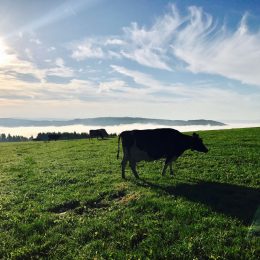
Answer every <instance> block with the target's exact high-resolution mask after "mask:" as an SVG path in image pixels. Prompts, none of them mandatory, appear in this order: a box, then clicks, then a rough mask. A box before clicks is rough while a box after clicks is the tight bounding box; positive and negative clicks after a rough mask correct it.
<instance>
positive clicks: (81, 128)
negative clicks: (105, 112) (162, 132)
mask: <svg viewBox="0 0 260 260" xmlns="http://www.w3.org/2000/svg"><path fill="white" fill-rule="evenodd" d="M164 127H165V128H169V126H165V125H156V124H124V125H114V126H107V127H104V126H86V125H69V126H59V127H57V126H44V127H1V126H0V134H2V133H4V134H6V135H7V134H11V135H22V136H25V137H30V136H33V137H36V136H37V134H38V133H40V132H45V133H46V132H77V133H82V132H87V133H88V132H89V130H90V129H98V128H105V129H106V130H107V132H108V133H109V134H112V133H116V134H119V133H121V132H122V131H124V130H133V129H153V128H164ZM247 127H260V123H232V124H228V125H225V126H210V125H191V126H172V127H171V128H174V129H177V130H179V131H181V132H190V131H199V130H218V129H232V128H247Z"/></svg>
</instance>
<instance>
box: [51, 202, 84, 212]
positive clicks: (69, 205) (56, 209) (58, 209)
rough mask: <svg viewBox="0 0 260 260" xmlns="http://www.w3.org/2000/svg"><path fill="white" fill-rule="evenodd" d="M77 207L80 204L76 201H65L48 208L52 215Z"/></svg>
mask: <svg viewBox="0 0 260 260" xmlns="http://www.w3.org/2000/svg"><path fill="white" fill-rule="evenodd" d="M79 205H80V202H79V201H77V200H72V201H66V202H64V203H62V204H59V205H56V206H54V207H52V208H49V211H50V212H53V213H63V212H66V211H68V210H73V209H75V208H77V207H79Z"/></svg>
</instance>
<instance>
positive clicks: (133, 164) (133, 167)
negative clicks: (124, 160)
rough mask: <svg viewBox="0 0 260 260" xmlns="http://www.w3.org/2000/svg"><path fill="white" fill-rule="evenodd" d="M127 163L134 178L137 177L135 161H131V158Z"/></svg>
mask: <svg viewBox="0 0 260 260" xmlns="http://www.w3.org/2000/svg"><path fill="white" fill-rule="evenodd" d="M129 164H130V167H131V170H132V172H133V174H134V176H135V178H137V179H139V175H138V172H137V171H136V162H135V161H133V160H131V161H130V162H129Z"/></svg>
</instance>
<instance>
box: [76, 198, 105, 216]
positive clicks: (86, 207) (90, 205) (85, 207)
mask: <svg viewBox="0 0 260 260" xmlns="http://www.w3.org/2000/svg"><path fill="white" fill-rule="evenodd" d="M107 207H109V204H107V203H105V202H104V201H103V199H102V198H98V199H96V200H89V201H86V202H84V203H82V204H81V206H80V207H77V208H76V209H75V213H76V214H79V215H82V214H84V213H87V212H89V211H92V212H93V211H96V210H99V209H105V208H107Z"/></svg>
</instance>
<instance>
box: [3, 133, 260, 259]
mask: <svg viewBox="0 0 260 260" xmlns="http://www.w3.org/2000/svg"><path fill="white" fill-rule="evenodd" d="M200 135H201V136H202V138H203V140H204V143H205V144H206V145H207V146H208V148H209V149H210V151H209V152H208V153H207V154H201V153H196V152H186V153H185V154H184V155H183V156H182V157H180V158H179V159H178V160H177V162H176V164H175V165H174V170H175V176H174V177H170V176H169V172H167V176H165V177H162V176H161V175H160V172H161V170H162V166H163V161H156V162H150V163H139V164H138V167H137V169H138V171H139V173H140V177H141V179H140V180H136V179H135V178H134V177H133V175H132V173H131V171H130V168H129V167H127V171H126V176H127V180H126V181H125V180H122V179H121V170H120V161H121V160H117V159H116V153H117V138H113V139H109V140H105V141H97V140H91V141H89V140H76V141H57V142H27V143H0V259H36V258H44V259H46V258H49V259H94V258H95V259H257V256H259V255H260V250H259V244H260V243H259V242H260V238H259V229H258V230H257V227H256V226H253V227H252V228H251V223H252V221H253V219H254V215H255V212H256V210H257V208H258V206H259V198H260V196H259V195H260V191H259V180H260V178H259V177H260V176H259V175H260V160H259V159H260V128H252V129H237V130H221V131H205V132H200ZM121 155H122V154H121ZM258 215H259V214H258ZM256 222H257V221H256V220H255V223H256ZM258 223H259V222H258ZM258 228H259V227H258Z"/></svg>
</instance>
